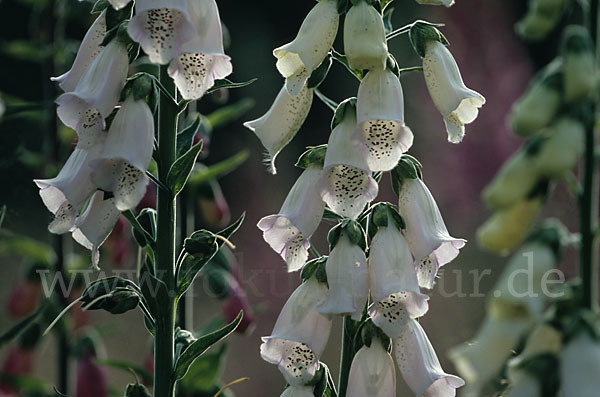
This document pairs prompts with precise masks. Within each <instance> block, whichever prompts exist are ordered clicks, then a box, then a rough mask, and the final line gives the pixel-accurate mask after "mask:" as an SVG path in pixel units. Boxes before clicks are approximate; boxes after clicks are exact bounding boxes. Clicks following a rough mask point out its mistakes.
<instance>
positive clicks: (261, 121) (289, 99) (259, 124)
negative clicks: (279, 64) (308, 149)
mask: <svg viewBox="0 0 600 397" xmlns="http://www.w3.org/2000/svg"><path fill="white" fill-rule="evenodd" d="M312 100H313V89H312V88H310V89H309V88H306V86H304V88H302V90H301V91H300V93H299V94H298V95H296V96H291V95H290V94H289V93H288V92H287V90H286V89H285V86H284V87H282V88H281V90H280V91H279V94H277V97H276V98H275V101H274V102H273V104H272V105H271V107H270V108H269V110H268V111H267V113H265V114H264V115H263V116H262V117H260V118H258V119H256V120H252V121H247V122H245V123H244V126H245V127H246V128H248V129H250V130H251V131H252V132H254V133H255V134H256V136H257V137H258V139H260V142H261V143H262V144H263V146H264V147H265V149H267V159H266V161H265V162H266V163H267V165H268V169H269V171H270V172H271V173H273V174H275V173H276V172H277V170H276V168H275V158H276V157H277V155H278V154H279V152H281V150H282V149H283V148H284V147H285V146H286V145H287V144H288V143H289V142H290V141H291V140H292V139H293V138H294V136H296V133H297V132H298V130H300V127H302V124H303V123H304V120H305V119H306V116H308V112H309V111H310V106H311V105H312Z"/></svg>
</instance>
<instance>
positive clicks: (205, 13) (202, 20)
mask: <svg viewBox="0 0 600 397" xmlns="http://www.w3.org/2000/svg"><path fill="white" fill-rule="evenodd" d="M188 7H189V9H188V11H189V15H190V17H191V19H192V21H193V22H194V24H195V26H196V35H195V36H194V38H193V39H192V40H191V41H189V42H187V43H185V44H184V45H183V46H182V47H181V51H180V54H178V56H176V57H175V58H174V59H173V61H171V64H170V65H169V68H168V73H169V76H171V78H173V80H174V81H175V85H176V86H177V88H178V89H179V92H180V93H181V96H182V97H183V99H188V100H193V99H199V98H201V97H202V96H203V95H204V93H205V92H206V90H208V89H209V88H210V87H212V86H213V85H214V83H215V80H218V79H224V78H225V77H227V76H229V75H230V74H231V73H232V72H233V67H232V66H231V58H230V57H229V56H228V55H225V51H224V49H223V31H222V28H221V20H220V18H219V9H218V7H217V3H216V2H215V0H203V1H197V0H189V2H188Z"/></svg>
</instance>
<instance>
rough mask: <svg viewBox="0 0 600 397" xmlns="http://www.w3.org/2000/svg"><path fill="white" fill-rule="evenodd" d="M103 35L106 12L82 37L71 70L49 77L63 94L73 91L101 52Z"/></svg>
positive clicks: (104, 32)
mask: <svg viewBox="0 0 600 397" xmlns="http://www.w3.org/2000/svg"><path fill="white" fill-rule="evenodd" d="M105 34H106V11H103V12H102V13H101V14H100V16H98V18H96V20H95V21H94V23H93V24H92V26H90V28H89V29H88V31H87V33H86V34H85V36H84V37H83V40H82V41H81V45H80V46H79V50H78V51H77V55H76V56H75V60H74V61H73V65H71V69H70V70H69V71H68V72H66V73H63V74H62V75H60V76H58V77H51V78H50V80H52V81H56V82H58V85H59V87H60V88H62V89H63V91H65V92H69V91H73V90H75V87H76V86H77V83H79V80H80V79H81V77H82V76H83V74H84V73H85V71H86V70H87V69H88V67H89V66H90V65H91V63H92V61H93V60H94V59H95V58H96V56H97V55H98V54H99V53H100V51H102V47H101V46H100V44H101V43H102V40H104V35H105Z"/></svg>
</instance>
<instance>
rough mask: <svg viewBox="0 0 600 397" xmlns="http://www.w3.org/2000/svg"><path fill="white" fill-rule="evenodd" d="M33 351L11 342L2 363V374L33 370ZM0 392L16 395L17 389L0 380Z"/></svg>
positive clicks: (4, 395) (9, 395)
mask: <svg viewBox="0 0 600 397" xmlns="http://www.w3.org/2000/svg"><path fill="white" fill-rule="evenodd" d="M33 360H34V351H33V350H30V349H24V348H22V347H20V346H19V345H18V344H13V345H12V346H11V348H10V350H9V351H8V354H7V355H6V358H5V359H4V363H3V364H2V374H3V375H5V376H8V377H10V376H19V375H28V374H30V373H31V371H32V370H33ZM0 392H1V393H2V394H1V395H2V396H3V397H11V396H18V395H19V392H18V390H15V389H13V388H12V387H11V386H10V384H8V383H2V382H0Z"/></svg>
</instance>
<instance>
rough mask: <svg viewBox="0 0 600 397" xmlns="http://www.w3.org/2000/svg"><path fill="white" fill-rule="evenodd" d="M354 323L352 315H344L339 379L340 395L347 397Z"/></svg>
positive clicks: (352, 356)
mask: <svg viewBox="0 0 600 397" xmlns="http://www.w3.org/2000/svg"><path fill="white" fill-rule="evenodd" d="M353 323H354V321H352V319H351V318H350V316H344V323H343V325H342V353H341V355H340V377H339V380H338V396H339V397H346V390H347V388H348V376H349V375H350V366H351V365H352V359H353V358H354V335H352V332H351V331H352V330H351V329H350V328H354V324H353Z"/></svg>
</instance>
